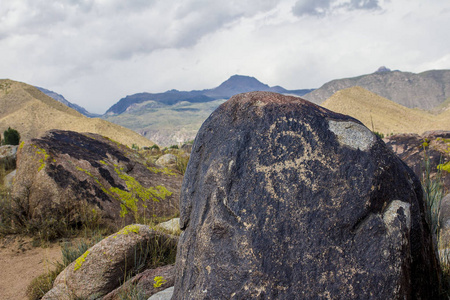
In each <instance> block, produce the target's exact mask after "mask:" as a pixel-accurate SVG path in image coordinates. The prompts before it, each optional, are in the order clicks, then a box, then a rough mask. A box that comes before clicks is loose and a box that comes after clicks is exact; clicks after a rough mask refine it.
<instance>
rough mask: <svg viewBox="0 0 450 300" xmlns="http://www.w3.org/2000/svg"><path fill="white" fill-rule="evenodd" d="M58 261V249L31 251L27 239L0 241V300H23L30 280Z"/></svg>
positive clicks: (5, 239)
mask: <svg viewBox="0 0 450 300" xmlns="http://www.w3.org/2000/svg"><path fill="white" fill-rule="evenodd" d="M60 259H61V247H60V246H58V245H57V244H54V245H51V246H50V247H48V248H40V247H32V246H31V240H30V239H24V238H21V237H6V238H2V239H0V299H2V300H23V299H27V297H26V294H25V292H26V289H27V286H28V284H29V283H30V282H31V280H32V279H33V278H35V277H37V276H39V275H40V274H43V273H45V272H46V271H47V270H48V269H49V268H50V269H52V268H53V265H52V263H54V262H55V261H57V260H60Z"/></svg>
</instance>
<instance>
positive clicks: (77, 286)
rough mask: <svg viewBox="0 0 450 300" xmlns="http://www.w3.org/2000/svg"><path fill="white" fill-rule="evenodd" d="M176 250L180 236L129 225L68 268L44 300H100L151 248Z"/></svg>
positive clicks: (146, 227)
mask: <svg viewBox="0 0 450 300" xmlns="http://www.w3.org/2000/svg"><path fill="white" fill-rule="evenodd" d="M156 240H157V241H158V243H159V245H163V244H166V245H167V246H168V247H169V246H170V247H176V243H177V237H175V236H171V235H166V234H163V233H160V232H157V231H154V230H152V229H150V228H149V227H148V226H145V225H136V224H135V225H129V226H127V227H125V228H123V229H122V230H120V231H119V232H117V233H115V234H113V235H110V236H109V237H107V238H105V239H103V240H102V241H100V242H99V243H97V244H96V245H94V246H93V247H91V248H90V249H89V250H87V251H86V252H85V253H84V254H83V255H82V256H80V257H79V258H78V259H77V260H76V261H74V262H73V263H71V264H70V265H69V266H67V267H66V268H65V269H64V271H63V272H61V273H60V274H59V275H58V277H57V278H56V280H55V282H54V284H53V288H52V289H51V290H50V291H49V292H48V293H47V294H46V295H45V296H44V297H43V298H42V299H43V300H50V299H51V300H53V299H58V300H65V299H68V300H70V299H74V298H76V299H79V298H81V299H99V298H101V297H102V296H105V295H106V294H108V293H109V292H111V291H112V290H114V289H115V288H117V287H118V286H119V285H120V283H121V281H123V279H124V278H125V277H126V276H127V275H133V273H132V272H133V269H134V268H136V267H137V266H136V265H135V262H138V261H139V258H140V257H142V256H141V255H142V254H143V253H144V252H143V251H145V249H146V247H147V245H154V242H155V241H156Z"/></svg>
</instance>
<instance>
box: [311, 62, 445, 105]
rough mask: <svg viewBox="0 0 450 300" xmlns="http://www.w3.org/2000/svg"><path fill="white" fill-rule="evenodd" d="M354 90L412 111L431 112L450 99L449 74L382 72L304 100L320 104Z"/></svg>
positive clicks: (347, 80)
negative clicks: (365, 91)
mask: <svg viewBox="0 0 450 300" xmlns="http://www.w3.org/2000/svg"><path fill="white" fill-rule="evenodd" d="M352 86H360V87H363V88H365V89H366V90H368V91H371V92H373V93H375V94H378V95H380V96H382V97H384V98H387V99H389V100H392V101H394V102H396V103H398V104H400V105H403V106H406V107H409V108H415V107H417V108H421V109H427V110H431V109H433V108H434V107H436V106H438V105H440V104H441V103H442V102H444V101H445V100H446V99H448V98H449V97H450V70H431V71H426V72H422V73H419V74H415V73H410V72H401V71H390V70H389V69H383V70H382V71H377V72H375V73H372V74H368V75H362V76H358V77H352V78H344V79H336V80H332V81H330V82H327V83H325V84H324V85H323V86H321V87H320V88H318V89H316V90H314V91H312V92H310V93H308V94H306V95H304V96H303V97H302V98H304V99H306V100H309V101H311V102H314V103H316V104H321V103H322V102H323V101H325V100H326V99H328V98H330V97H331V96H332V95H333V94H334V93H336V92H337V91H339V90H343V89H346V88H349V87H352Z"/></svg>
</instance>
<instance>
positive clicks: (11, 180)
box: [3, 170, 17, 188]
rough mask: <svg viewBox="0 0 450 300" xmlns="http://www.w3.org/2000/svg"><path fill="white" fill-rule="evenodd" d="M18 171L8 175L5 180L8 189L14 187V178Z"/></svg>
mask: <svg viewBox="0 0 450 300" xmlns="http://www.w3.org/2000/svg"><path fill="white" fill-rule="evenodd" d="M16 172H17V170H13V171H12V172H10V173H8V175H6V176H5V178H4V182H3V183H4V185H5V186H6V187H8V188H10V187H12V185H13V183H14V176H16Z"/></svg>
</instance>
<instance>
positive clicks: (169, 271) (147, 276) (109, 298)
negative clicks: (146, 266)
mask: <svg viewBox="0 0 450 300" xmlns="http://www.w3.org/2000/svg"><path fill="white" fill-rule="evenodd" d="M174 282H175V266H174V265H167V266H162V267H159V268H156V269H151V270H145V271H144V272H142V273H139V274H137V275H136V276H134V277H133V278H131V279H130V280H128V281H127V282H125V283H124V284H123V285H121V286H120V287H119V288H117V289H115V290H114V291H112V292H110V293H109V294H108V295H106V296H105V297H103V298H102V300H121V299H123V297H121V295H126V294H130V291H131V290H132V289H134V290H135V291H138V292H139V293H140V295H141V296H143V297H150V296H152V295H154V294H156V293H158V292H160V291H163V290H165V289H167V288H168V287H173V284H174Z"/></svg>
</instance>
